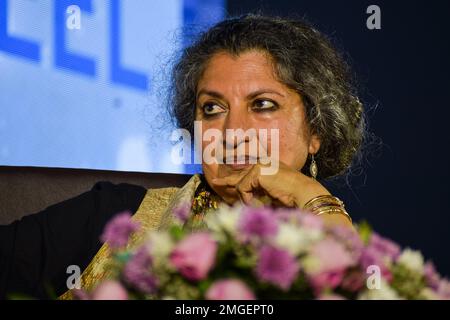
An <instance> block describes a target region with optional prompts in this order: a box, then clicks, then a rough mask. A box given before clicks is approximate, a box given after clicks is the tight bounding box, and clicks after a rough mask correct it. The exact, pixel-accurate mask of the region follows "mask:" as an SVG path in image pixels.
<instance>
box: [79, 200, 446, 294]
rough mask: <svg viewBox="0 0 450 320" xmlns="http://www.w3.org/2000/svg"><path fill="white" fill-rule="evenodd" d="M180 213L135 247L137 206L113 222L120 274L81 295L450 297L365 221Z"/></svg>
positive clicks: (265, 210) (109, 237) (417, 260)
mask: <svg viewBox="0 0 450 320" xmlns="http://www.w3.org/2000/svg"><path fill="white" fill-rule="evenodd" d="M177 210H178V211H177V212H176V215H177V216H178V218H179V220H180V221H181V222H182V223H174V224H173V225H172V226H171V227H170V228H169V229H168V230H167V231H152V232H150V233H149V234H148V239H147V240H146V241H145V242H144V243H143V244H142V245H140V246H139V247H137V248H133V249H132V250H126V249H125V247H126V246H125V245H126V243H127V241H128V238H129V237H130V235H131V234H132V233H133V232H135V231H136V230H137V229H138V228H139V225H138V224H137V223H135V222H133V221H132V220H131V215H130V214H129V213H127V212H125V213H121V214H119V215H117V216H116V217H115V218H114V219H113V220H112V221H110V222H109V224H108V225H107V226H106V228H105V231H104V234H103V236H102V240H103V241H105V242H107V243H108V244H109V247H110V248H111V250H112V254H113V256H114V258H113V261H114V262H113V263H112V264H111V268H112V270H113V271H114V272H113V273H112V274H113V275H114V276H113V279H109V280H106V281H104V282H102V283H100V284H99V285H98V286H97V287H96V288H95V289H94V290H93V291H92V292H89V293H86V292H79V293H78V297H83V298H86V299H212V300H221V299H237V300H251V299H450V282H449V281H448V280H447V279H444V278H442V277H441V276H440V275H439V274H438V273H437V272H436V271H435V269H434V267H433V264H432V263H431V262H427V263H424V259H423V257H422V255H421V253H420V252H418V251H413V250H411V249H408V248H407V249H404V250H401V248H400V247H399V245H397V244H396V243H394V242H392V241H390V240H388V239H385V238H383V237H381V236H380V235H378V234H377V233H375V232H373V231H372V230H371V229H370V227H369V226H368V225H367V224H365V223H363V224H361V225H359V226H358V227H357V229H356V231H355V230H352V229H350V228H347V227H329V226H326V225H324V223H323V221H322V219H321V218H320V217H317V216H314V215H312V214H310V213H308V212H302V211H300V210H297V209H295V210H294V209H273V208H270V207H259V208H254V207H246V206H235V207H228V206H220V207H219V209H218V210H217V211H215V212H214V213H211V214H209V215H207V216H206V218H205V219H202V220H201V223H199V219H198V217H196V216H195V215H194V216H192V217H189V214H187V210H188V207H186V208H179V209H177ZM180 221H178V222H180ZM194 225H195V226H196V227H195V228H187V227H186V226H191V227H193V226H194ZM189 229H191V231H187V230H189ZM192 229H194V231H192ZM81 293H82V294H81Z"/></svg>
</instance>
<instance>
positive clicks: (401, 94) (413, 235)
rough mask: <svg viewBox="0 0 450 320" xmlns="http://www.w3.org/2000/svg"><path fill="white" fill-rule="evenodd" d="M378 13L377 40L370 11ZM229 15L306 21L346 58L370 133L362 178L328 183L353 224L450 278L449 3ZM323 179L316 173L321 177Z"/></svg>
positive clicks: (298, 4)
mask: <svg viewBox="0 0 450 320" xmlns="http://www.w3.org/2000/svg"><path fill="white" fill-rule="evenodd" d="M372 4H376V5H378V6H379V7H380V8H381V30H369V29H367V27H366V19H367V17H368V16H369V14H367V13H366V9H367V7H368V6H369V5H372ZM227 6H228V8H227V9H228V14H229V16H235V15H240V14H245V13H249V12H253V13H256V12H259V13H265V14H271V15H280V16H288V17H304V18H306V19H307V20H308V21H309V22H310V23H312V24H313V25H314V26H315V27H316V28H317V29H319V30H320V31H322V32H323V33H325V34H327V35H328V36H330V37H331V38H332V39H334V40H335V41H336V43H337V44H338V45H339V46H340V47H341V48H343V49H344V50H345V51H344V52H345V54H346V55H348V56H349V58H350V63H351V64H352V66H353V70H354V71H355V73H356V75H357V79H358V80H359V83H360V86H361V88H360V93H361V98H362V100H363V101H364V103H365V105H366V108H367V109H369V111H368V116H369V121H370V130H371V132H372V133H373V134H375V135H376V136H377V137H378V141H377V140H375V141H374V143H373V144H372V146H370V147H369V151H368V152H366V156H365V160H364V162H363V163H362V165H363V168H364V170H363V172H358V173H357V174H354V175H353V176H352V177H351V178H350V181H349V184H347V182H346V181H345V180H344V179H341V180H340V181H335V182H333V183H328V184H327V186H329V188H330V189H331V191H332V193H334V194H335V195H337V196H339V197H341V198H342V199H343V200H344V201H345V203H346V206H347V208H348V211H349V212H350V213H351V215H352V217H353V219H354V221H361V220H362V219H365V220H367V221H368V222H369V223H370V224H371V225H372V226H373V228H374V229H375V230H376V231H377V232H379V233H381V234H382V235H384V236H386V237H388V238H391V239H393V240H395V241H397V242H399V243H400V244H401V245H402V246H408V247H411V248H413V249H418V250H421V251H422V252H423V254H424V255H425V258H427V259H432V260H433V261H434V262H435V264H436V266H437V269H438V271H440V272H441V273H443V274H445V275H447V276H450V248H449V246H450V188H449V186H448V181H449V164H450V153H449V151H448V148H449V146H450V143H449V142H450V139H449V137H450V135H449V133H448V130H449V129H450V123H449V118H450V111H449V107H450V103H449V98H450V97H449V95H450V81H449V77H450V27H449V23H450V22H449V21H450V1H376V2H373V1H325V0H315V1H310V0H308V1H287V0H277V1H258V0H228V4H227ZM319 170H320V168H319Z"/></svg>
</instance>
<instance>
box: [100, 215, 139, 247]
mask: <svg viewBox="0 0 450 320" xmlns="http://www.w3.org/2000/svg"><path fill="white" fill-rule="evenodd" d="M138 229H139V223H137V222H134V221H132V220H131V213H130V212H128V211H125V212H122V213H119V214H117V215H116V216H115V217H114V218H113V219H112V220H110V221H109V222H108V224H107V225H106V227H105V230H104V231H103V234H102V235H101V241H102V242H105V243H108V245H109V246H110V247H111V249H113V250H114V249H120V248H123V247H125V246H126V245H127V243H128V238H129V237H130V235H131V234H132V233H133V232H135V231H137V230H138Z"/></svg>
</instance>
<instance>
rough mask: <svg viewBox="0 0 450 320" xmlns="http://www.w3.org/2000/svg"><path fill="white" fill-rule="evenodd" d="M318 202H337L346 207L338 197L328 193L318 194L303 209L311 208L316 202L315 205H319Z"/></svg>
mask: <svg viewBox="0 0 450 320" xmlns="http://www.w3.org/2000/svg"><path fill="white" fill-rule="evenodd" d="M317 203H320V204H322V203H328V204H336V205H339V206H341V207H344V203H343V202H342V201H341V200H340V199H339V198H337V197H334V196H332V195H329V194H326V195H321V196H317V197H315V198H312V199H311V200H309V201H308V202H307V203H306V204H305V205H304V206H303V209H305V210H307V209H309V208H311V207H312V206H313V204H314V206H316V205H317Z"/></svg>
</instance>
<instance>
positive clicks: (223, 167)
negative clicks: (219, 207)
mask: <svg viewBox="0 0 450 320" xmlns="http://www.w3.org/2000/svg"><path fill="white" fill-rule="evenodd" d="M196 120H200V121H201V127H202V132H203V134H205V132H206V131H207V130H208V129H218V130H219V131H220V132H221V133H222V134H223V137H226V130H227V129H242V130H244V131H246V130H248V129H255V130H256V132H260V131H259V130H260V129H266V130H267V139H266V138H258V135H257V138H256V139H258V140H259V141H258V142H259V143H260V144H261V145H263V146H264V148H265V152H267V154H268V155H269V157H270V156H272V155H273V156H276V155H275V154H273V153H274V152H275V151H276V149H275V148H274V143H278V148H279V149H278V150H279V151H278V159H279V161H281V162H282V163H284V164H285V165H287V166H288V167H291V168H292V169H295V170H299V169H301V168H302V167H303V166H304V164H305V162H306V159H307V156H308V153H312V154H314V153H316V152H317V151H318V149H319V147H320V141H319V139H318V138H317V137H316V136H315V135H311V134H310V133H309V130H308V126H307V123H306V117H305V107H304V105H303V103H302V99H301V96H300V95H299V94H298V93H297V92H296V91H294V90H292V89H290V88H288V87H287V86H286V85H284V84H283V83H281V82H280V81H278V80H277V78H276V75H275V73H274V69H273V63H272V60H271V58H270V56H269V55H267V54H266V53H264V52H263V51H257V50H252V51H247V52H244V53H241V54H240V55H239V56H232V55H230V54H228V53H226V52H220V53H217V54H215V55H214V56H213V57H212V58H211V59H210V61H209V62H208V64H207V66H206V68H205V71H204V73H203V75H202V77H201V78H200V81H199V83H198V86H197V98H196ZM271 129H277V130H278V137H279V139H276V140H278V141H273V140H275V139H274V138H271V134H270V132H271ZM273 137H276V136H273ZM203 140H204V139H203ZM262 140H264V141H262ZM210 144H211V141H203V142H202V149H203V150H205V148H206V147H207V146H208V145H210ZM241 144H244V145H245V154H246V155H249V152H250V147H249V144H250V139H248V138H243V139H241V140H240V141H239V139H234V141H232V140H230V141H224V142H223V143H222V142H221V144H220V145H221V146H222V147H223V148H224V149H223V154H224V155H225V154H226V152H227V151H230V150H231V149H234V150H236V148H237V147H238V146H240V145H241ZM240 148H242V146H240ZM226 149H228V150H226ZM241 150H242V149H241ZM251 156H254V155H253V154H252V155H251ZM222 162H225V163H213V164H208V163H207V161H205V159H204V157H202V167H203V173H204V175H205V178H206V180H207V182H208V184H209V185H210V186H211V187H212V188H213V189H214V191H215V192H217V194H219V196H221V197H222V199H224V200H225V201H226V202H227V203H230V204H231V203H234V202H235V201H237V200H238V199H239V197H238V195H237V193H236V191H235V190H234V189H233V188H228V187H221V188H219V187H217V186H214V184H213V183H211V180H212V179H214V178H222V177H226V176H230V175H242V174H244V173H245V171H248V170H249V169H250V168H251V167H252V164H251V163H250V161H249V160H247V162H246V164H244V165H242V164H241V165H236V164H229V163H227V162H229V161H227V160H225V161H222ZM243 171H244V172H243Z"/></svg>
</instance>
